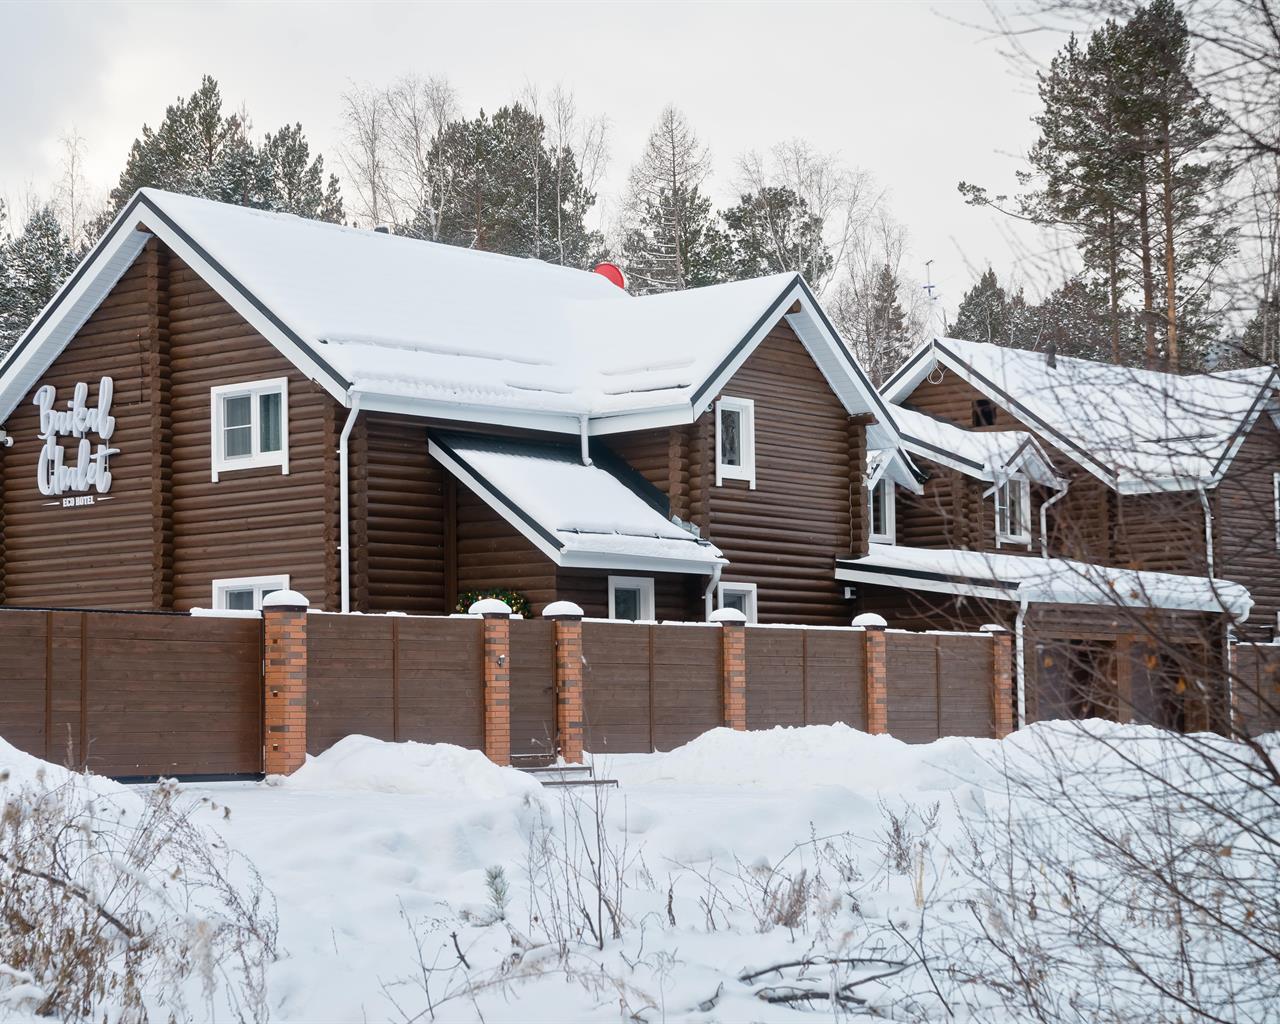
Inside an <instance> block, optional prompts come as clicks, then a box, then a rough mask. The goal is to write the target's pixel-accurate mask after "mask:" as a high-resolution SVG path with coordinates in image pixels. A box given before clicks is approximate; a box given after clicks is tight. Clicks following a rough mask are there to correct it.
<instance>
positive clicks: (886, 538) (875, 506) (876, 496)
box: [871, 476, 897, 544]
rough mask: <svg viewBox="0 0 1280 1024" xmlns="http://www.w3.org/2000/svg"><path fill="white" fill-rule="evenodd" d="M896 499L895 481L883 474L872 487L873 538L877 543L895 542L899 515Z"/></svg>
mask: <svg viewBox="0 0 1280 1024" xmlns="http://www.w3.org/2000/svg"><path fill="white" fill-rule="evenodd" d="M895 501H896V499H895V496H894V490H893V481H892V480H890V479H889V478H888V477H883V476H882V477H881V478H880V479H879V480H877V481H876V484H875V486H874V487H872V488H871V540H873V541H874V542H875V543H877V544H892V543H894V537H895V534H896V521H895V520H896V517H897V509H896V507H895Z"/></svg>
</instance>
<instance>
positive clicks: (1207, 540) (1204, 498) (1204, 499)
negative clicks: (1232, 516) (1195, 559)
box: [1196, 485, 1213, 579]
mask: <svg viewBox="0 0 1280 1024" xmlns="http://www.w3.org/2000/svg"><path fill="white" fill-rule="evenodd" d="M1196 493H1197V494H1198V495H1200V507H1201V508H1202V509H1204V556H1205V559H1206V560H1207V561H1208V563H1209V579H1213V512H1211V511H1210V509H1209V495H1208V494H1206V493H1205V490H1204V486H1203V485H1201V486H1199V487H1197V488H1196Z"/></svg>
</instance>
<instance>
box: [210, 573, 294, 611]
mask: <svg viewBox="0 0 1280 1024" xmlns="http://www.w3.org/2000/svg"><path fill="white" fill-rule="evenodd" d="M288 589H289V577H288V576H241V577H238V578H236V579H225V580H214V581H213V607H214V608H216V609H218V610H219V611H231V612H253V611H260V610H261V609H262V599H263V598H264V597H266V596H267V595H268V594H274V593H275V592H276V591H277V590H288Z"/></svg>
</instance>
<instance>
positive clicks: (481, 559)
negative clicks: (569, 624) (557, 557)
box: [457, 484, 558, 615]
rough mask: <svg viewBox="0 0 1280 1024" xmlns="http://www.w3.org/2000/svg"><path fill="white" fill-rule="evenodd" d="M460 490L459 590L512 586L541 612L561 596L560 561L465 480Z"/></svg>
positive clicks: (535, 610)
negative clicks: (558, 570)
mask: <svg viewBox="0 0 1280 1024" xmlns="http://www.w3.org/2000/svg"><path fill="white" fill-rule="evenodd" d="M457 494H458V541H457V560H458V592H459V593H460V594H461V593H465V592H466V591H468V590H486V589H488V588H491V587H507V588H510V589H512V590H517V591H519V592H520V593H522V594H523V595H524V596H525V597H526V598H528V600H529V603H530V604H531V605H532V606H533V612H534V614H535V615H538V614H541V612H542V609H543V608H545V607H546V606H547V605H548V604H550V603H551V602H552V601H554V600H556V599H557V596H558V595H557V593H556V566H555V563H554V562H552V561H551V559H549V558H548V557H547V556H546V555H544V554H543V553H542V552H541V551H539V550H538V549H537V548H535V547H534V546H533V545H532V544H531V543H530V542H529V541H527V540H526V539H525V538H524V535H523V534H521V533H519V532H517V531H516V529H515V527H513V526H511V524H509V523H508V522H507V521H506V520H505V519H503V518H502V517H501V516H500V515H498V513H497V512H495V511H493V510H492V509H491V508H490V507H489V506H488V505H486V504H485V503H484V501H482V500H481V499H480V498H478V497H476V496H475V495H474V494H473V493H472V492H471V491H469V490H467V489H466V488H465V487H463V486H462V485H461V484H459V485H458V488H457Z"/></svg>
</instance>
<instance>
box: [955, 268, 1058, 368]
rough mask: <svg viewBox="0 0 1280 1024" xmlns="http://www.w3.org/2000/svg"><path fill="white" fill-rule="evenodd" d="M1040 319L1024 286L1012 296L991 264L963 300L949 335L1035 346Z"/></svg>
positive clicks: (967, 338) (1015, 345)
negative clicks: (1028, 300) (1030, 302)
mask: <svg viewBox="0 0 1280 1024" xmlns="http://www.w3.org/2000/svg"><path fill="white" fill-rule="evenodd" d="M1036 321H1037V317H1036V315H1035V311H1034V310H1033V309H1032V308H1030V307H1028V305H1027V301H1026V299H1025V298H1024V297H1023V294H1022V291H1021V289H1019V290H1018V291H1017V292H1015V293H1014V294H1013V295H1012V296H1010V295H1009V293H1008V292H1006V291H1005V289H1004V287H1003V286H1002V285H1001V284H1000V282H999V280H997V278H996V272H995V271H994V270H993V269H991V268H990V267H988V268H987V269H986V271H985V272H984V273H983V275H982V276H981V277H980V278H979V279H978V283H977V284H975V285H974V286H973V287H972V288H970V289H969V290H968V291H967V292H965V294H964V298H963V299H961V300H960V306H959V308H958V309H957V310H956V318H955V321H954V322H952V323H951V324H949V325H948V326H947V335H948V336H949V337H952V338H962V339H964V340H966V341H985V342H989V343H991V344H993V345H1005V346H1007V347H1009V348H1035V347H1036V342H1037V340H1038V330H1037V323H1036Z"/></svg>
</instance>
